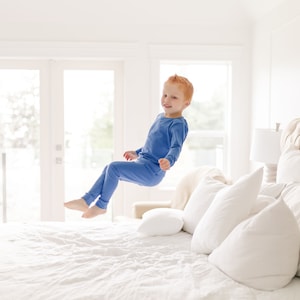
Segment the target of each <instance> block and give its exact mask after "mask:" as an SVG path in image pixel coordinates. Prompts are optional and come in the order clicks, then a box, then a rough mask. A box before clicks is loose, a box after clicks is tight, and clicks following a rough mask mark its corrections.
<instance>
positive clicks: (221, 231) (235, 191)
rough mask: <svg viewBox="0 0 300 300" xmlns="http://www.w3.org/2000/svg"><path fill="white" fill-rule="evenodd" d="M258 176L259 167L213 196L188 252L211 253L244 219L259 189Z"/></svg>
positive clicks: (259, 175)
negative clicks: (190, 250)
mask: <svg viewBox="0 0 300 300" xmlns="http://www.w3.org/2000/svg"><path fill="white" fill-rule="evenodd" d="M262 175H263V168H260V169H258V170H256V171H254V172H252V173H251V174H248V175H245V176H243V177H241V178H240V179H239V180H238V181H236V182H235V183H234V184H233V185H232V186H228V187H225V188H224V189H222V190H220V191H219V192H218V193H217V195H216V197H215V199H214V200H213V202H212V204H211V205H210V206H209V208H208V209H207V211H206V213H205V214H204V216H203V218H202V219H201V220H200V222H199V223H198V225H197V227H196V229H195V232H194V235H193V237H192V243H191V248H192V251H194V252H197V253H203V254H209V253H211V252H212V251H213V250H214V249H215V248H217V247H218V246H219V245H220V244H221V243H222V242H223V240H224V239H225V238H226V237H227V235H228V234H229V233H230V232H231V231H232V229H233V228H234V227H235V226H236V225H237V224H239V223H240V222H241V221H242V220H244V219H245V218H247V216H248V215H249V213H250V211H251V208H252V207H253V204H254V201H255V199H256V197H257V195H258V192H259V190H260V186H261V181H262Z"/></svg>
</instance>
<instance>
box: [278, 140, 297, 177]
mask: <svg viewBox="0 0 300 300" xmlns="http://www.w3.org/2000/svg"><path fill="white" fill-rule="evenodd" d="M299 170H300V150H299V149H296V148H295V146H293V145H290V147H289V148H288V149H286V150H285V151H284V152H282V153H281V155H280V158H279V161H278V165H277V175H276V182H277V183H289V182H300V172H299Z"/></svg>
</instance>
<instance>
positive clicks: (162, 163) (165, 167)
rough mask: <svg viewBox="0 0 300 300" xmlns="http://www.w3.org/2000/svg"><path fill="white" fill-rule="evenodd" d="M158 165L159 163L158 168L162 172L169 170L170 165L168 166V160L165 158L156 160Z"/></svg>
mask: <svg viewBox="0 0 300 300" xmlns="http://www.w3.org/2000/svg"><path fill="white" fill-rule="evenodd" d="M158 163H159V166H160V168H161V169H162V170H163V171H168V170H169V169H170V167H171V164H170V162H169V160H168V159H166V158H160V159H159V160H158Z"/></svg>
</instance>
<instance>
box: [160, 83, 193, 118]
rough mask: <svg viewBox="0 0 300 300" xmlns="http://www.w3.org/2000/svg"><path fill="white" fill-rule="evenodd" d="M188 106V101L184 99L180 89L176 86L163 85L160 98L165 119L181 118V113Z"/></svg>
mask: <svg viewBox="0 0 300 300" xmlns="http://www.w3.org/2000/svg"><path fill="white" fill-rule="evenodd" d="M189 104H190V103H189V101H188V100H186V99H185V96H184V93H183V91H182V89H180V87H179V86H178V85H177V84H174V83H168V82H167V83H165V85H164V89H163V95H162V97H161V105H162V107H163V109H164V111H165V116H166V117H167V118H178V117H181V115H182V111H183V110H184V109H185V108H186V107H187V106H188V105H189Z"/></svg>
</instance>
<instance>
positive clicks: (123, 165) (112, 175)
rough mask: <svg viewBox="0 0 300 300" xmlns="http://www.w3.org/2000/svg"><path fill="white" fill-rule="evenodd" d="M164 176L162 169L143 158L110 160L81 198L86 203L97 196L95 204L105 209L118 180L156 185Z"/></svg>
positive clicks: (89, 202)
mask: <svg viewBox="0 0 300 300" xmlns="http://www.w3.org/2000/svg"><path fill="white" fill-rule="evenodd" d="M164 176H165V172H164V171H162V170H161V169H160V168H159V167H157V166H156V165H152V164H151V163H149V162H148V161H147V160H145V159H139V160H137V161H134V162H128V161H116V162H112V163H110V164H109V165H107V166H106V167H105V168H104V170H103V172H102V174H101V175H100V177H99V178H98V180H97V181H96V182H95V183H94V185H93V186H92V188H91V189H90V191H89V192H88V193H86V194H85V195H84V196H83V197H82V198H83V199H84V200H85V202H86V203H87V204H88V205H90V204H91V203H92V202H93V201H94V200H95V199H96V198H99V199H98V200H97V202H96V205H97V206H98V207H100V208H103V209H106V208H107V205H108V202H109V200H110V198H111V196H112V194H113V192H114V191H115V189H116V188H117V185H118V183H119V180H121V181H127V182H132V183H136V184H139V185H143V186H154V185H157V184H158V183H159V182H160V181H161V180H162V179H163V177H164Z"/></svg>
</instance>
